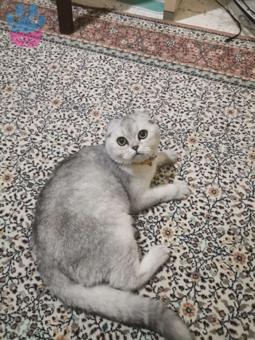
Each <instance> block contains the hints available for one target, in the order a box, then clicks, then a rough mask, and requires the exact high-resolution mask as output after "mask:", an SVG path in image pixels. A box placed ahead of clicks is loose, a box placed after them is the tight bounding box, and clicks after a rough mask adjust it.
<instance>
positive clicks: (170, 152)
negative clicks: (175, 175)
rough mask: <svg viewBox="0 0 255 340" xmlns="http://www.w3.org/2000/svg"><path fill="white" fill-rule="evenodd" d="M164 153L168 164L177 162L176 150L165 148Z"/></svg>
mask: <svg viewBox="0 0 255 340" xmlns="http://www.w3.org/2000/svg"><path fill="white" fill-rule="evenodd" d="M164 153H165V154H166V156H167V159H168V162H169V163H170V164H174V163H176V162H177V160H178V154H177V152H176V151H174V150H165V151H164Z"/></svg>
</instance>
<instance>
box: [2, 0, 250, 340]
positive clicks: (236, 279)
mask: <svg viewBox="0 0 255 340" xmlns="http://www.w3.org/2000/svg"><path fill="white" fill-rule="evenodd" d="M34 3H36V4H37V5H39V6H40V5H41V7H40V8H39V12H40V15H43V16H44V17H45V18H46V24H45V25H44V26H43V27H42V30H43V35H42V37H41V41H40V43H39V44H38V46H37V47H34V48H29V47H19V46H16V45H14V44H13V43H12V42H11V40H10V27H9V26H8V25H7V23H6V22H5V16H6V13H9V12H12V11H13V10H14V11H15V7H16V3H15V2H12V1H6V0H4V1H3V2H2V3H1V7H0V20H1V21H0V60H1V62H0V102H1V106H0V138H1V143H0V157H1V163H0V166H1V169H0V171H1V173H0V186H1V187H0V188H1V196H0V235H1V239H0V243H1V245H0V338H1V339H5V340H9V339H14V340H16V339H20V340H27V339H47V340H51V339H55V340H69V339H89V340H90V339H92V340H93V339H107V340H108V339H109V340H110V339H113V340H115V339H127V340H130V339H141V340H144V339H151V340H156V339H160V337H159V336H158V335H157V334H153V333H152V332H149V331H147V330H138V329H135V328H129V327H127V326H124V325H122V324H118V323H116V322H111V321H108V320H106V319H103V318H100V317H98V316H93V315H87V314H86V313H84V312H83V311H81V310H73V309H71V308H68V307H66V306H64V305H63V304H62V303H61V301H59V300H58V299H57V298H56V297H54V296H52V295H51V294H50V293H49V291H48V290H47V289H46V288H45V287H44V285H43V283H42V281H41V278H40V273H39V272H38V271H37V267H36V263H35V261H34V259H33V258H32V255H31V251H30V246H29V240H30V237H31V223H32V220H33V214H34V207H35V202H36V199H37V196H38V194H39V192H40V190H41V188H42V187H43V185H44V184H45V182H46V181H47V178H48V177H49V176H50V174H51V173H52V171H53V170H54V167H55V166H56V164H57V163H59V162H60V161H61V160H62V159H64V158H65V157H67V156H69V155H70V154H72V153H74V152H76V151H78V150H79V149H80V148H81V147H82V146H84V145H94V144H98V143H103V140H104V130H105V127H106V125H107V123H108V122H109V121H110V120H111V119H113V118H116V117H121V116H123V115H125V114H129V113H131V112H132V111H133V110H134V109H135V108H147V109H148V110H149V111H150V112H151V115H152V117H153V119H154V120H155V121H156V122H158V124H159V126H160V129H161V145H160V148H161V149H167V148H174V149H175V150H176V151H178V153H179V155H180V160H179V161H178V163H177V165H176V168H175V169H171V168H167V167H166V168H164V169H162V170H161V171H160V172H159V173H158V175H157V177H156V179H155V183H162V182H168V181H170V180H171V179H172V178H173V177H174V176H175V177H176V178H179V179H185V180H186V181H188V182H189V185H190V188H191V191H192V194H191V196H190V197H189V198H188V199H187V200H185V201H181V202H169V203H164V204H161V205H158V206H156V207H154V208H152V209H149V210H147V211H144V212H143V213H142V214H140V215H138V216H137V217H136V218H135V221H136V227H137V230H138V232H139V239H138V243H139V245H140V247H141V250H142V252H143V253H146V252H147V251H148V250H149V248H150V247H152V246H153V245H155V244H161V243H164V244H167V245H168V246H169V249H170V258H169V261H168V262H167V263H166V265H164V266H163V268H162V270H161V271H160V272H158V273H157V274H156V275H155V277H154V278H153V279H152V280H151V281H150V282H149V283H148V284H147V285H146V286H145V287H144V288H143V289H141V291H140V292H139V294H142V295H145V296H149V297H151V298H153V299H160V300H161V301H162V302H163V303H165V304H166V306H168V307H169V308H172V309H174V310H176V312H177V313H178V314H179V315H180V316H181V317H182V318H183V319H184V320H185V322H186V323H187V325H188V326H189V328H190V329H191V331H192V332H193V334H194V336H195V338H196V339H201V340H202V339H206V340H214V339H215V340H218V339H222V340H223V339H228V340H232V339H238V340H253V339H254V338H255V325H254V310H255V298H254V286H255V285H254V283H255V277H254V276H255V271H254V268H255V267H254V266H255V252H254V242H255V217H254V210H255V209H254V208H255V197H254V196H255V184H254V183H255V169H254V167H255V145H254V137H255V122H254V115H255V95H254V89H255V82H254V76H255V72H254V70H255V68H254V63H255V52H254V41H252V40H249V39H237V40H235V41H232V42H231V43H229V44H226V43H225V42H224V41H225V38H226V37H225V36H223V35H217V34H215V33H210V32H205V31H201V30H195V29H188V28H182V27H178V26H172V25H167V24H166V23H161V22H156V21H152V20H145V19H138V18H135V17H131V16H126V15H121V14H116V13H104V12H102V11H98V12H96V11H92V10H85V9H80V8H75V9H74V12H75V16H76V18H78V17H79V18H81V16H84V18H87V19H88V17H89V18H90V19H91V21H90V24H89V25H88V26H81V28H80V30H78V31H76V32H75V33H74V34H73V35H72V36H70V37H69V36H63V35H60V34H58V31H57V19H56V11H55V9H54V5H53V4H50V3H49V4H48V5H47V6H46V4H44V5H43V2H40V1H39V0H38V1H34ZM98 17H99V18H98ZM77 20H78V19H77ZM80 20H81V19H80ZM110 30H112V35H110V34H109V32H110ZM114 30H115V31H114ZM124 31H126V32H128V35H126V38H125V35H124V33H123V32H124ZM148 32H150V33H148ZM125 39H126V40H125ZM139 39H140V40H139ZM123 40H125V41H123ZM166 41H169V43H168V44H165V42H166ZM171 44H172V45H171ZM178 44H179V45H178ZM189 44H190V45H189ZM194 45H196V46H199V48H198V49H195V48H193V47H194ZM153 46H154V47H155V46H156V48H154V49H153V48H152V47H153ZM166 46H168V47H166ZM166 48H168V49H167V50H166ZM166 51H168V52H166ZM178 51H179V52H178ZM184 51H185V53H184Z"/></svg>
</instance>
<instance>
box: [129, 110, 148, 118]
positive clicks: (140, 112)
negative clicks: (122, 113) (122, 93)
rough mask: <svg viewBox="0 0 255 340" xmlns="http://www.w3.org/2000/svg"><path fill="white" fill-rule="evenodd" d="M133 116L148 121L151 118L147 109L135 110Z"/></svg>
mask: <svg viewBox="0 0 255 340" xmlns="http://www.w3.org/2000/svg"><path fill="white" fill-rule="evenodd" d="M133 115H134V116H136V117H143V118H146V119H148V120H150V118H151V117H150V114H149V112H148V111H147V110H146V109H135V110H134V113H133Z"/></svg>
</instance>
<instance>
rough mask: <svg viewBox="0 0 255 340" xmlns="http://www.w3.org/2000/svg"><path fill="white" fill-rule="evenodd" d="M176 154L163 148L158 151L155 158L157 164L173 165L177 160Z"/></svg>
mask: <svg viewBox="0 0 255 340" xmlns="http://www.w3.org/2000/svg"><path fill="white" fill-rule="evenodd" d="M177 158H178V155H177V153H176V152H175V151H174V150H165V151H161V152H159V153H158V156H157V158H156V163H157V166H158V167H160V166H163V165H167V164H170V165H173V164H174V163H175V162H176V161H177Z"/></svg>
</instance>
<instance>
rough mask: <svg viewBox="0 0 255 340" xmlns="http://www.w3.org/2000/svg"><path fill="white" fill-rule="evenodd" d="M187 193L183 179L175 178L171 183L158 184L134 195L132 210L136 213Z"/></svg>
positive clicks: (186, 195)
mask: <svg viewBox="0 0 255 340" xmlns="http://www.w3.org/2000/svg"><path fill="white" fill-rule="evenodd" d="M189 193H190V191H189V188H188V185H187V183H186V182H184V181H179V180H175V181H174V182H173V183H171V184H166V185H159V186H157V187H154V188H150V189H148V190H147V191H145V192H144V193H143V194H142V195H140V196H139V197H136V199H135V202H134V203H133V204H132V211H133V212H136V213H137V212H139V211H141V210H144V209H147V208H150V207H152V206H154V205H156V204H159V203H162V202H168V201H170V200H180V199H184V198H186V197H188V195H189Z"/></svg>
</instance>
